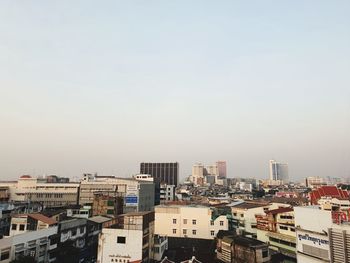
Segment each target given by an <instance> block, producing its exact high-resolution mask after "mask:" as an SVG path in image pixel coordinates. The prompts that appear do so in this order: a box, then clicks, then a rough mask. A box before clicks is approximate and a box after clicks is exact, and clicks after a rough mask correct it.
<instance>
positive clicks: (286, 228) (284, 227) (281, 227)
mask: <svg viewBox="0 0 350 263" xmlns="http://www.w3.org/2000/svg"><path fill="white" fill-rule="evenodd" d="M280 229H283V230H288V227H286V226H280Z"/></svg>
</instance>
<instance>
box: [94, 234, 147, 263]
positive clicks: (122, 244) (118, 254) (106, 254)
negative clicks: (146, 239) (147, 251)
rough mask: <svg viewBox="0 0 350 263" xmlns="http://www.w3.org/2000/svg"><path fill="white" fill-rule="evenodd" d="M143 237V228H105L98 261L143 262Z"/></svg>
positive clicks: (113, 262) (105, 262) (112, 262)
mask: <svg viewBox="0 0 350 263" xmlns="http://www.w3.org/2000/svg"><path fill="white" fill-rule="evenodd" d="M142 238H143V231H142V230H128V229H112V228H104V229H103V230H102V234H101V236H100V238H99V250H98V255H97V263H115V262H126V263H129V262H135V261H138V260H139V261H140V262H141V260H142ZM120 260H121V261H120ZM124 260H125V261H124Z"/></svg>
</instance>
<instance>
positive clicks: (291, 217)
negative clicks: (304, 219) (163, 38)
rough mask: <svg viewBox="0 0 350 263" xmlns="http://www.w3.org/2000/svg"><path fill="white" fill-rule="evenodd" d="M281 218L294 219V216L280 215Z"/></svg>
mask: <svg viewBox="0 0 350 263" xmlns="http://www.w3.org/2000/svg"><path fill="white" fill-rule="evenodd" d="M280 218H281V219H293V218H294V217H293V216H286V215H280Z"/></svg>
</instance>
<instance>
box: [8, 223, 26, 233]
mask: <svg viewBox="0 0 350 263" xmlns="http://www.w3.org/2000/svg"><path fill="white" fill-rule="evenodd" d="M17 226H19V231H24V229H25V227H26V225H25V224H18V225H17V224H12V225H11V230H17Z"/></svg>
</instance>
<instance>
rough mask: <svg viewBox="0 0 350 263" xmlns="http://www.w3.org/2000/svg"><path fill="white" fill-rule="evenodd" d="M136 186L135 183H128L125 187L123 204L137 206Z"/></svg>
mask: <svg viewBox="0 0 350 263" xmlns="http://www.w3.org/2000/svg"><path fill="white" fill-rule="evenodd" d="M138 203H139V202H138V187H137V185H128V186H127V188H126V196H125V205H126V206H138Z"/></svg>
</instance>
